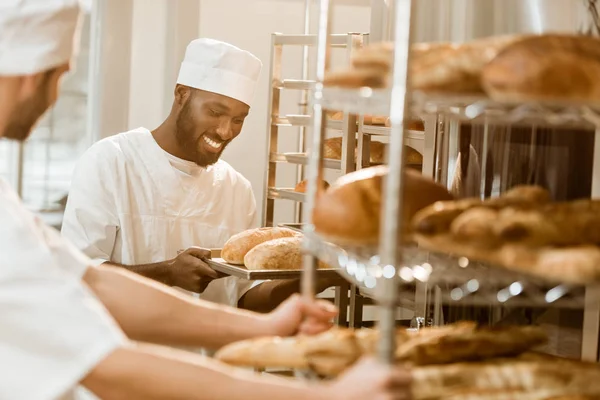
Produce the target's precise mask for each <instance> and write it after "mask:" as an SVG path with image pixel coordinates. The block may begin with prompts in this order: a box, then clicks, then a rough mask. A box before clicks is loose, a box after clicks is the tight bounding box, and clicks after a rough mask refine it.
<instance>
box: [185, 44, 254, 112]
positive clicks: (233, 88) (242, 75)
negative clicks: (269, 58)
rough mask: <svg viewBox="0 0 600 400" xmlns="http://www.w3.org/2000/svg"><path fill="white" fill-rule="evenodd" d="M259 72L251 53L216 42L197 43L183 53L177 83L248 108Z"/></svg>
mask: <svg viewBox="0 0 600 400" xmlns="http://www.w3.org/2000/svg"><path fill="white" fill-rule="evenodd" d="M261 68H262V63H261V62H260V60H259V59H258V58H257V57H256V56H254V55H253V54H252V53H249V52H247V51H244V50H241V49H238V48H237V47H235V46H233V45H231V44H228V43H224V42H220V41H218V40H213V39H196V40H193V41H192V42H191V43H190V44H189V45H188V47H187V49H186V51H185V58H184V60H183V62H182V63H181V69H180V70H179V77H178V78H177V83H179V84H181V85H185V86H189V87H193V88H196V89H200V90H204V91H207V92H213V93H217V94H221V95H223V96H227V97H231V98H233V99H236V100H239V101H241V102H242V103H245V104H248V105H250V103H251V102H252V99H253V97H254V93H255V91H256V86H257V83H258V76H259V75H260V70H261Z"/></svg>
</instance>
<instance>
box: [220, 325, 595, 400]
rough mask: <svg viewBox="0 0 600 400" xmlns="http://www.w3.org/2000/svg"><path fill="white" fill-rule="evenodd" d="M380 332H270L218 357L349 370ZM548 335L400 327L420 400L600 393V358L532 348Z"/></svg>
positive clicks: (400, 351) (526, 330)
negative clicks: (583, 359) (570, 356)
mask: <svg viewBox="0 0 600 400" xmlns="http://www.w3.org/2000/svg"><path fill="white" fill-rule="evenodd" d="M378 340H379V333H378V331H377V330H367V329H359V330H351V329H344V328H336V329H333V330H330V331H328V332H325V333H323V334H320V335H317V336H300V337H290V338H280V337H265V338H259V339H252V340H246V341H242V342H237V343H233V344H231V345H229V346H226V347H224V348H222V349H221V350H220V351H219V352H218V353H217V354H216V358H217V359H219V360H221V361H222V362H225V363H228V364H231V365H237V366H243V367H255V368H269V367H280V368H281V367H283V368H292V369H301V370H312V371H314V372H316V373H317V374H319V375H321V376H323V377H332V376H336V375H338V374H340V373H342V372H344V371H345V370H346V369H347V368H348V367H350V366H351V365H352V364H354V363H355V362H356V361H357V360H359V359H360V358H361V357H362V356H365V355H374V354H375V352H376V348H377V343H378ZM546 340H547V338H546V335H545V334H544V332H543V331H541V330H540V329H538V328H536V327H504V328H479V327H477V326H476V325H475V324H474V323H470V322H462V323H458V324H454V325H449V326H444V327H439V328H424V329H422V330H419V331H415V332H411V331H408V330H404V329H399V330H398V331H397V333H396V343H397V346H396V351H395V354H394V358H395V361H396V362H397V363H399V364H404V365H406V366H407V367H409V368H410V369H411V372H412V376H413V394H412V395H413V398H414V399H423V400H425V399H427V400H433V399H477V400H479V399H481V400H483V399H490V400H491V399H506V400H509V399H510V400H512V399H532V400H533V399H536V400H538V399H539V400H542V399H548V400H549V399H552V398H554V399H558V398H559V396H561V397H560V398H561V399H567V398H569V399H575V398H588V397H575V396H590V397H589V398H590V399H591V398H598V397H593V396H600V381H598V378H600V367H598V365H597V364H586V363H582V362H577V361H572V360H565V359H557V358H552V357H550V356H544V355H541V354H537V353H532V352H531V350H532V349H534V348H535V347H536V346H539V345H542V344H544V343H545V341H546Z"/></svg>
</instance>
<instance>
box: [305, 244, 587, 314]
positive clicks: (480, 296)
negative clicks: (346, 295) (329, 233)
mask: <svg viewBox="0 0 600 400" xmlns="http://www.w3.org/2000/svg"><path fill="white" fill-rule="evenodd" d="M305 248H306V251H308V252H309V253H311V254H312V255H314V256H315V257H317V258H319V259H321V260H322V261H323V262H325V263H327V264H329V265H332V266H338V267H339V268H340V270H339V271H338V272H339V273H340V274H341V275H342V276H344V277H345V278H346V279H347V280H349V281H350V282H352V283H353V284H355V285H357V286H359V287H360V288H361V290H362V291H363V292H364V293H365V294H366V295H367V296H370V297H374V298H376V291H375V288H376V287H377V285H378V284H380V283H381V281H382V280H384V279H390V278H393V277H394V276H395V274H398V280H399V282H400V285H401V287H402V289H401V290H400V293H402V292H405V291H406V290H411V291H413V292H414V287H415V285H416V284H417V283H419V282H420V283H425V284H427V285H428V286H429V287H435V286H439V287H440V288H441V289H442V302H443V303H445V304H458V305H481V306H489V305H490V304H497V305H502V306H506V307H558V308H576V309H580V308H583V307H584V305H585V302H584V294H585V290H584V289H585V288H583V287H581V286H576V285H567V284H563V283H561V282H553V281H549V280H546V279H543V278H540V277H536V276H532V275H528V274H524V273H519V272H515V271H510V270H507V269H504V268H502V267H497V266H493V265H489V264H485V263H481V262H475V261H471V260H469V259H468V258H466V257H458V256H453V255H448V254H441V253H435V252H430V251H425V250H422V249H420V248H418V247H416V246H406V247H404V248H403V259H404V262H403V265H404V266H403V267H400V268H398V269H396V268H394V267H392V266H382V265H381V264H380V260H379V257H378V256H377V249H376V248H373V247H354V248H342V247H340V246H337V245H335V244H332V243H329V242H327V241H326V240H324V239H323V238H322V237H320V236H319V235H318V234H315V233H305Z"/></svg>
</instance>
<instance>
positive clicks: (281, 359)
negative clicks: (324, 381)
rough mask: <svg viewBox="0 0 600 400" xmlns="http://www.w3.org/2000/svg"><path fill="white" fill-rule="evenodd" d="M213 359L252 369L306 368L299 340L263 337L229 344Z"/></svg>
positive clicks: (305, 360)
mask: <svg viewBox="0 0 600 400" xmlns="http://www.w3.org/2000/svg"><path fill="white" fill-rule="evenodd" d="M215 358H216V359H217V360H219V361H221V362H224V363H227V364H229V365H238V366H241V367H254V368H298V369H306V368H308V360H307V359H306V357H305V354H304V348H303V347H302V345H301V342H300V343H299V338H296V337H289V338H281V337H263V338H256V339H250V340H243V341H240V342H235V343H231V344H229V345H227V346H225V347H223V348H221V349H220V350H219V351H218V352H217V353H216V354H215Z"/></svg>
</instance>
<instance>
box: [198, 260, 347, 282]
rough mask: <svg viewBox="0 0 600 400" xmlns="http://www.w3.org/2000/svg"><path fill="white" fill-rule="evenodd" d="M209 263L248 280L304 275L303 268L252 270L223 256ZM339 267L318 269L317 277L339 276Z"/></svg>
mask: <svg viewBox="0 0 600 400" xmlns="http://www.w3.org/2000/svg"><path fill="white" fill-rule="evenodd" d="M207 264H208V265H209V266H210V267H211V268H212V269H214V270H215V271H217V272H221V273H223V274H226V275H229V276H235V277H236V278H242V279H246V280H250V281H252V280H264V279H299V278H300V277H301V276H302V270H301V269H298V270H265V271H250V270H249V269H247V268H246V267H244V266H243V265H232V264H228V263H226V262H225V261H224V260H223V259H222V258H213V259H212V260H207ZM338 276H339V275H338V273H337V269H333V268H332V269H318V270H317V271H316V277H317V278H335V277H338Z"/></svg>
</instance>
